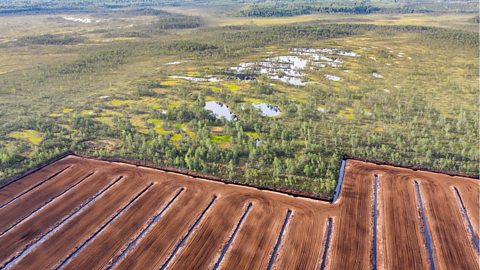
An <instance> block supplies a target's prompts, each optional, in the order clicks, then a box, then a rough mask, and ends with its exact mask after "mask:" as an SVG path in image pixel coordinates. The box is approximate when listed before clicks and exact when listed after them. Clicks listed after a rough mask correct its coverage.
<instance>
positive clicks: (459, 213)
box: [0, 155, 479, 269]
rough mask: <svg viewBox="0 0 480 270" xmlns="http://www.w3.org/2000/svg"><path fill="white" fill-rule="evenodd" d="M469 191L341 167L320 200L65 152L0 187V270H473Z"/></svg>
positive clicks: (474, 190)
mask: <svg viewBox="0 0 480 270" xmlns="http://www.w3.org/2000/svg"><path fill="white" fill-rule="evenodd" d="M375 175H376V176H377V183H378V186H377V187H376V188H375V186H374V178H375ZM415 182H417V183H418V186H419V193H417V191H416V187H415ZM478 184H479V182H478V180H475V179H469V178H461V177H452V176H446V175H442V174H437V173H430V172H423V171H412V170H409V169H402V168H396V167H391V166H380V165H375V164H371V163H364V162H360V161H355V160H348V161H347V165H346V169H345V175H344V180H343V186H342V188H341V192H340V197H339V198H338V200H337V201H336V202H333V203H330V202H325V201H316V200H311V199H304V198H296V197H292V196H288V195H284V194H280V193H275V192H269V191H261V190H258V189H255V188H249V187H243V186H238V185H232V184H225V183H222V182H214V181H209V180H203V179H197V178H192V177H189V176H185V175H181V174H176V173H170V172H163V171H160V170H156V169H151V168H145V167H139V166H135V165H129V164H125V163H118V162H106V161H99V160H94V159H87V158H81V157H77V156H73V155H70V156H67V157H65V158H63V159H61V160H59V161H57V162H55V163H53V164H50V165H48V166H46V167H44V168H42V169H41V170H39V171H37V172H35V173H33V174H29V175H27V176H25V177H24V178H22V179H20V180H18V181H16V182H13V183H11V184H9V185H7V186H5V187H3V188H1V189H0V216H1V217H2V218H1V219H0V233H2V232H3V234H1V235H0V247H1V248H0V268H8V269H10V268H11V269H51V268H60V269H105V268H115V269H216V268H218V269H270V268H271V269H321V268H322V267H324V268H325V269H371V268H372V265H374V264H376V265H377V266H378V268H380V269H381V268H386V269H428V268H429V267H430V266H431V264H432V261H431V259H430V256H429V248H430V249H431V250H432V251H433V264H434V265H435V267H436V269H478V267H479V265H478V254H479V253H478V250H477V246H476V243H478V222H479V217H478V209H479V208H478V207H479V196H478V195H479V185H478ZM375 189H376V191H377V197H376V198H377V207H376V209H377V212H376V214H377V215H376V218H377V219H376V220H377V223H376V226H373V225H374V218H373V217H374V216H373V213H374V208H373V206H374V204H373V202H374V191H375ZM456 190H458V194H459V196H460V198H461V200H460V199H459V196H458V195H456V194H457V193H456ZM418 196H420V198H421V200H422V202H423V205H422V207H423V208H421V206H420V203H419V200H418ZM463 207H464V208H465V209H466V214H465V213H464V210H463ZM421 209H423V210H424V215H423V216H422V215H421ZM422 218H423V219H425V221H426V224H427V226H426V227H424V226H423V219H422ZM329 219H331V221H332V223H331V224H332V225H331V230H329V228H330V227H329ZM468 221H469V222H470V224H471V225H472V226H471V227H472V229H473V234H472V231H471V229H470V227H469V225H468V224H469V223H468ZM375 228H376V231H375ZM375 233H376V235H377V239H376V241H373V240H374V239H373V236H374V234H375ZM426 233H429V235H430V236H431V241H430V243H429V245H426V242H425V239H426V238H425V235H426ZM327 238H328V239H329V241H327ZM475 239H476V241H477V242H475ZM327 242H328V247H327V246H326V243H327ZM375 243H376V245H375ZM374 251H376V253H374ZM375 255H376V256H375Z"/></svg>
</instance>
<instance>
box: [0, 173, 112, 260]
mask: <svg viewBox="0 0 480 270" xmlns="http://www.w3.org/2000/svg"><path fill="white" fill-rule="evenodd" d="M117 178H118V176H112V175H111V174H109V173H104V172H97V173H95V174H94V175H92V176H91V177H90V178H89V179H88V180H87V181H85V182H82V183H81V184H80V185H79V186H77V187H76V188H75V189H74V190H72V191H73V192H70V193H71V194H70V193H69V194H68V200H66V201H65V200H62V201H55V202H53V203H52V204H49V205H48V207H46V208H44V209H42V210H40V211H39V212H37V214H36V215H34V216H32V217H31V218H29V219H27V220H25V221H24V222H22V223H21V224H19V225H18V226H16V227H15V228H14V229H13V230H11V231H10V232H9V233H7V234H6V235H4V236H3V237H1V238H0V246H2V247H8V249H0V265H3V264H4V263H5V262H6V260H7V259H9V257H10V256H11V255H12V254H17V253H19V252H20V251H21V250H22V249H24V248H25V247H26V246H27V245H29V244H31V243H33V242H34V241H36V240H38V239H39V238H40V237H41V236H42V235H45V234H46V233H47V232H48V230H49V229H50V228H52V227H53V226H54V225H55V224H58V223H60V222H61V220H64V219H66V218H67V217H68V216H71V215H73V213H75V212H77V211H78V210H79V209H81V208H82V206H83V205H85V204H86V203H87V202H88V200H90V199H91V198H92V196H94V195H95V194H97V193H98V191H101V190H102V189H104V188H106V187H107V185H108V184H109V183H113V181H114V180H115V179H117ZM79 190H81V191H82V192H75V191H79Z"/></svg>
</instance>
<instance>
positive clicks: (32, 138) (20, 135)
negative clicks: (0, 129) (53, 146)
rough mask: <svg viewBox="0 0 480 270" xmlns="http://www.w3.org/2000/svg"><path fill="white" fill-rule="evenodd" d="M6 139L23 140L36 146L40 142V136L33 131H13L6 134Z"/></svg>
mask: <svg viewBox="0 0 480 270" xmlns="http://www.w3.org/2000/svg"><path fill="white" fill-rule="evenodd" d="M8 137H11V138H15V139H19V140H24V141H28V142H30V143H32V144H33V145H38V144H40V142H42V136H41V134H40V133H39V132H38V131H35V130H31V129H28V130H22V131H14V132H10V133H9V134H8Z"/></svg>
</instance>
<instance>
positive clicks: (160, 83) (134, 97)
mask: <svg viewBox="0 0 480 270" xmlns="http://www.w3.org/2000/svg"><path fill="white" fill-rule="evenodd" d="M249 1H250V0H247V2H249ZM57 2H58V3H63V2H64V1H63V0H61V1H56V2H55V3H53V2H52V5H51V6H49V8H48V9H50V8H52V9H55V7H57V4H58V3H57ZM94 2H95V1H94ZM97 2H98V3H96V2H95V3H96V4H92V3H90V2H89V3H90V4H88V6H89V5H94V6H95V9H93V10H95V12H94V13H92V14H90V11H91V10H89V9H88V8H87V9H85V10H83V11H82V13H81V14H80V15H79V16H90V15H91V16H92V17H95V18H97V19H98V20H99V21H100V22H99V23H90V24H80V23H72V22H66V21H64V20H62V18H61V16H62V15H61V14H62V13H61V10H55V12H52V13H51V14H50V13H48V12H47V14H43V13H42V12H44V11H41V12H40V11H39V13H40V14H37V15H35V16H34V15H30V14H28V13H23V15H22V16H19V15H18V14H16V13H15V12H14V13H13V14H9V15H8V16H3V15H0V20H1V21H2V23H1V24H0V33H2V37H1V40H0V85H1V87H0V127H1V128H0V157H1V158H0V178H3V177H6V176H8V175H12V174H14V173H16V172H18V171H20V170H22V169H25V168H26V167H29V166H31V165H33V164H35V163H37V162H40V161H42V160H44V159H45V158H47V157H51V156H53V155H55V154H57V153H59V152H62V151H65V150H74V151H80V152H82V153H87V154H94V155H102V156H109V155H112V156H115V155H117V156H118V155H121V156H125V157H127V158H134V159H142V160H146V161H149V162H153V163H158V164H167V165H172V166H179V167H184V168H186V169H189V170H196V171H202V172H204V173H208V174H215V175H218V176H221V177H229V178H235V179H236V180H238V181H243V182H248V183H250V184H254V185H257V186H268V187H273V188H277V187H278V188H288V189H297V190H303V191H307V192H314V193H316V194H317V195H322V196H330V195H331V194H332V191H333V189H334V186H335V183H336V178H337V174H338V167H339V164H340V160H341V158H342V156H343V155H353V156H359V157H363V158H367V159H376V160H381V161H386V162H392V163H396V164H399V165H416V166H424V167H429V168H434V169H438V170H447V171H452V172H460V173H466V174H475V173H477V169H478V168H477V164H478V162H479V155H478V149H477V147H475V146H476V144H477V143H478V140H479V137H478V132H477V131H478V129H479V126H478V119H479V118H480V116H479V112H478V104H477V100H478V99H477V97H478V93H479V92H480V90H479V87H478V69H479V63H478V61H477V60H478V56H479V53H478V51H479V50H478V49H479V48H478V47H479V45H478V23H477V22H476V19H475V15H476V13H469V12H466V11H465V12H454V11H453V10H449V9H446V8H445V7H450V4H449V3H446V2H445V3H442V4H441V5H440V4H438V5H435V4H432V3H429V4H428V5H427V4H425V5H426V6H425V7H424V8H425V9H427V10H430V9H432V10H433V11H441V13H435V12H430V13H421V14H420V13H413V14H402V13H398V12H400V11H401V10H403V9H402V8H405V10H403V11H404V12H406V11H416V10H417V9H416V8H415V7H412V4H411V3H404V5H403V6H402V5H399V4H395V3H383V4H382V5H380V4H379V2H375V3H373V2H372V3H371V4H372V5H374V7H376V8H379V10H377V11H376V12H374V13H371V14H355V12H351V13H348V12H342V13H336V11H335V10H332V8H335V7H336V6H335V5H333V6H327V7H325V8H326V10H328V11H331V12H329V13H328V14H327V13H322V12H321V11H318V10H317V9H315V8H317V7H316V6H314V7H311V6H309V5H312V3H308V4H306V6H305V8H304V9H295V7H296V2H292V1H290V2H288V3H287V2H286V1H284V0H281V1H267V2H265V1H264V2H265V3H263V2H262V3H257V4H256V5H252V6H249V8H246V7H244V6H242V5H238V2H237V3H236V4H237V5H235V3H234V2H231V1H225V3H224V5H222V7H218V6H215V7H211V6H210V5H209V2H205V1H204V0H199V1H196V2H195V5H194V6H190V7H188V8H187V7H184V6H180V7H175V6H168V7H165V6H164V7H162V10H166V11H168V12H166V13H165V12H164V11H161V12H160V11H159V10H160V8H159V7H155V9H153V10H152V9H149V8H146V9H143V8H142V9H137V8H135V7H136V6H135V4H136V2H135V3H130V1H127V2H128V4H126V3H127V2H125V3H124V2H122V3H119V5H120V6H122V5H126V6H122V7H121V8H118V9H114V10H109V9H105V7H104V5H102V4H101V3H103V2H102V1H97ZM117 2H118V1H117ZM117 2H116V3H117ZM174 2H175V3H176V4H178V3H177V2H176V1H174ZM273 2H275V3H273ZM447 2H449V1H447ZM56 3H57V4H56ZM191 3H193V2H191ZM63 4H65V3H63ZM164 4H165V3H164ZM171 4H174V3H171ZM337 4H338V3H337ZM343 4H345V3H342V5H343ZM363 4H364V3H362V4H360V7H361V5H363ZM65 5H66V6H68V7H75V6H76V5H77V4H76V3H73V2H70V3H68V4H65ZM130 5H131V6H130ZM145 5H146V6H148V5H149V4H145ZM165 5H169V4H165ZM265 5H266V6H267V8H265ZM269 5H273V7H272V9H271V10H270V9H269ZM275 5H278V6H275ZM285 5H287V6H288V7H289V8H288V9H285V8H284V6H285ZM345 5H347V4H345ZM432 5H433V6H434V7H432ZM458 5H459V6H462V5H463V3H455V5H454V6H455V7H456V6H458ZM21 6H22V5H21V4H19V6H18V7H21ZM62 7H63V6H62ZM394 7H399V8H401V9H400V11H396V10H395V9H393V8H394ZM254 8H260V9H259V10H255V9H254ZM409 8H410V9H409ZM13 9H15V8H13ZM97 9H101V10H102V12H97ZM251 9H254V10H253V11H252V10H251ZM384 9H386V10H384ZM73 10H74V9H73ZM292 10H294V11H295V12H296V13H294V14H293V16H290V15H292V13H291V11H292ZM312 10H313V11H312ZM468 10H471V9H468ZM1 11H4V9H3V7H2V6H1V5H0V14H1ZM387 11H388V12H387ZM456 11H457V10H456ZM9 12H10V11H9ZM45 12H46V11H45ZM171 12H175V13H171ZM305 12H312V13H311V14H304V13H305ZM360 12H361V10H360ZM365 12H366V11H365ZM145 13H147V14H145ZM151 13H154V14H153V15H152V14H151ZM178 13H181V14H182V15H179V14H178ZM232 15H235V16H232ZM287 15H288V16H287ZM247 16H248V17H247ZM259 16H264V17H259ZM267 16H270V17H267ZM280 16H282V17H280ZM172 18H174V19H172ZM300 51H302V52H303V53H299V52H300ZM309 53H310V54H312V53H313V54H316V55H315V56H309ZM309 57H311V59H314V58H315V59H316V60H311V59H309ZM307 58H308V59H307ZM292 59H294V60H292ZM305 61H307V62H306V64H305V63H304V62H305ZM302 63H304V64H305V65H303V64H302ZM296 65H300V67H296ZM302 65H303V66H302ZM274 66H277V67H278V66H281V69H282V70H281V69H278V70H276V71H275V72H272V69H274V68H273V67H274ZM292 66H295V68H292ZM327 75H329V76H327ZM172 76H186V77H194V78H195V79H191V80H189V78H185V79H175V78H172ZM195 80H197V81H195ZM289 80H290V82H291V80H293V81H294V82H297V84H295V83H289ZM298 81H300V83H298ZM208 101H216V102H219V103H221V104H222V105H224V106H220V105H219V106H218V107H219V111H220V112H219V113H220V114H224V115H229V114H228V112H230V113H232V114H234V115H235V118H234V119H233V120H231V121H227V120H225V119H219V118H217V117H216V116H215V114H213V113H209V112H207V111H206V110H205V109H204V106H205V102H208ZM254 103H264V104H268V105H271V106H270V107H269V108H270V109H271V110H275V109H277V108H278V110H279V113H280V117H269V116H266V115H261V114H260V112H259V110H257V109H253V108H252V106H251V105H252V104H254ZM106 149H108V151H107V150H106Z"/></svg>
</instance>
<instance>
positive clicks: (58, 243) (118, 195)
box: [12, 177, 145, 269]
mask: <svg viewBox="0 0 480 270" xmlns="http://www.w3.org/2000/svg"><path fill="white" fill-rule="evenodd" d="M144 186H145V185H139V183H137V182H136V181H128V178H127V177H125V179H124V180H122V181H121V183H119V185H114V186H113V187H112V188H111V189H109V190H108V191H107V192H106V193H105V194H103V196H102V197H101V198H100V199H98V201H96V203H94V204H93V205H91V206H90V207H88V208H87V209H86V210H85V211H83V212H82V213H81V214H79V215H78V216H76V217H75V218H73V219H72V220H70V221H69V222H68V223H67V224H65V226H63V227H62V228H61V229H59V230H58V231H56V232H55V234H53V235H52V236H51V237H49V238H48V239H47V240H45V241H44V242H43V243H41V245H40V246H38V247H37V248H35V249H34V250H32V251H31V252H30V253H28V254H27V255H26V256H25V257H24V258H23V259H22V260H20V261H19V262H18V263H17V264H16V265H14V266H13V267H12V269H25V268H28V266H29V265H35V266H36V267H37V269H49V268H52V267H54V266H55V265H57V264H58V263H59V262H61V260H62V259H63V258H65V257H66V256H67V255H68V254H70V253H71V252H73V250H75V248H76V247H78V246H80V245H81V244H82V243H83V242H84V241H85V239H86V238H88V237H89V236H90V235H91V234H93V233H94V232H95V230H96V229H97V228H98V227H99V226H101V225H102V224H103V223H104V222H105V221H106V220H108V219H109V218H110V217H112V216H113V215H114V214H115V213H116V212H117V211H119V210H120V209H121V207H122V206H123V205H125V204H126V203H127V202H129V201H130V200H131V199H132V198H133V197H134V196H135V195H136V194H137V193H138V192H140V191H141V190H142V189H143V188H144Z"/></svg>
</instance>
